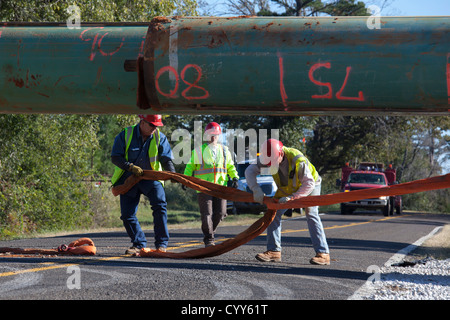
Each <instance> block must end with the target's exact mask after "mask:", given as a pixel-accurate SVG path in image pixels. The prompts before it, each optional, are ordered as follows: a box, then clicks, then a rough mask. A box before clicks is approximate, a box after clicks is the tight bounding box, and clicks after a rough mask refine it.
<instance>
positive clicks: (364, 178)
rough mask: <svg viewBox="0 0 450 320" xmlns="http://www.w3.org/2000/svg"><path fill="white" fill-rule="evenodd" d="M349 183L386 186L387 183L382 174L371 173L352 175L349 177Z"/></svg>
mask: <svg viewBox="0 0 450 320" xmlns="http://www.w3.org/2000/svg"><path fill="white" fill-rule="evenodd" d="M348 182H349V183H370V184H380V185H386V181H385V179H384V177H383V176H382V175H381V174H371V173H351V174H350V176H349V177H348Z"/></svg>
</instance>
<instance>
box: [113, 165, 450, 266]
mask: <svg viewBox="0 0 450 320" xmlns="http://www.w3.org/2000/svg"><path fill="white" fill-rule="evenodd" d="M143 179H145V180H169V179H171V180H176V181H178V182H180V183H182V184H184V185H185V186H187V187H189V188H192V189H194V190H197V191H200V192H203V193H206V194H208V195H211V196H214V197H217V198H222V199H226V200H231V201H239V202H254V200H253V195H252V194H251V193H249V192H245V191H242V190H238V189H234V188H229V187H225V186H221V185H218V184H214V183H211V182H208V181H205V180H202V179H198V178H195V177H190V176H186V175H183V174H181V173H176V172H167V171H153V170H144V175H143V176H140V177H136V176H134V175H132V176H130V177H128V178H127V179H126V180H125V183H124V184H122V185H119V186H115V187H113V188H112V193H113V195H114V196H117V195H119V194H125V193H126V192H128V190H130V189H131V188H132V187H133V186H134V185H135V184H136V183H138V182H139V181H141V180H143ZM449 187H450V174H447V175H443V176H436V177H432V178H428V179H423V180H417V181H412V182H407V183H401V184H397V185H392V186H388V187H384V188H378V189H363V190H356V191H351V192H340V193H334V194H326V195H320V196H308V197H303V198H300V199H297V200H293V201H289V202H287V203H284V204H280V203H278V201H277V200H276V199H273V198H268V197H265V198H264V203H265V204H266V205H267V208H268V209H269V210H267V212H266V213H265V215H264V216H263V217H262V218H260V219H259V220H257V221H256V222H254V223H253V224H252V225H251V226H250V227H249V228H248V229H247V230H245V231H243V232H241V233H240V234H238V235H237V236H236V237H234V238H232V239H228V240H226V241H224V242H222V243H220V244H217V245H215V246H211V247H206V248H200V249H193V250H189V251H186V252H180V253H175V252H161V251H156V250H151V249H146V248H144V249H141V252H140V256H142V257H153V258H174V259H186V258H207V257H214V256H218V255H221V254H224V253H226V252H228V251H231V250H233V249H235V248H237V247H239V246H241V245H243V244H245V243H247V242H249V241H250V240H252V239H254V238H256V237H257V236H259V235H260V234H261V233H262V232H263V231H264V230H265V229H266V228H267V227H268V226H269V225H270V223H271V222H272V220H273V219H274V217H275V214H276V210H278V209H287V208H306V207H314V206H326V205H331V204H336V203H342V202H349V201H355V200H362V199H370V198H377V197H381V196H395V195H403V194H409V193H417V192H422V191H429V190H437V189H446V188H449Z"/></svg>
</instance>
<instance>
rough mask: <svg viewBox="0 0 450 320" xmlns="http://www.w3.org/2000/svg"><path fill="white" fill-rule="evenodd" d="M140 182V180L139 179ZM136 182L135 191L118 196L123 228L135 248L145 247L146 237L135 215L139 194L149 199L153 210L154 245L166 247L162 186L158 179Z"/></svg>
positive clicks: (167, 234) (167, 238) (166, 232)
mask: <svg viewBox="0 0 450 320" xmlns="http://www.w3.org/2000/svg"><path fill="white" fill-rule="evenodd" d="M141 182H142V181H141ZM141 182H139V183H138V184H137V186H138V190H137V192H131V193H130V192H128V193H126V194H124V195H121V196H120V211H121V216H120V219H121V220H122V221H123V225H124V227H125V230H126V231H127V234H128V236H129V237H130V239H131V242H132V243H133V246H134V247H136V248H145V247H146V246H147V239H146V238H145V234H144V231H142V229H141V226H140V224H139V221H138V219H137V217H136V213H137V210H138V205H139V200H140V198H141V194H144V195H146V196H147V197H148V198H149V200H150V205H151V207H152V210H153V224H154V232H155V247H156V248H160V247H163V248H167V244H168V242H169V230H168V229H167V208H166V207H167V202H166V194H165V192H164V188H163V186H162V184H161V182H159V181H151V183H148V182H150V181H145V183H144V184H142V185H141Z"/></svg>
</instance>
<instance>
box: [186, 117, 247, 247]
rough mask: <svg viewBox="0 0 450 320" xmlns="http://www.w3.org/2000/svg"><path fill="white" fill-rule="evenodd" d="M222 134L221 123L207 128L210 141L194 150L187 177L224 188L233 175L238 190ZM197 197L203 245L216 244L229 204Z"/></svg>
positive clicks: (236, 174)
mask: <svg viewBox="0 0 450 320" xmlns="http://www.w3.org/2000/svg"><path fill="white" fill-rule="evenodd" d="M221 134H222V128H221V127H220V125H219V124H218V123H216V122H211V123H209V124H208V125H207V126H206V129H205V135H204V136H205V137H206V139H207V141H208V142H207V143H204V144H203V145H202V146H201V147H200V148H197V149H195V150H193V151H192V155H191V159H190V160H189V162H188V163H187V164H186V168H185V170H184V174H185V175H187V176H194V177H197V178H200V179H203V180H206V181H209V182H212V183H216V184H219V185H223V186H226V185H227V184H228V176H230V178H231V179H232V187H234V188H237V182H238V180H239V176H238V173H237V170H236V167H235V166H234V162H233V159H232V157H231V153H230V151H229V150H228V148H227V147H226V146H224V145H223V144H221V143H219V138H220V135H221ZM183 189H185V187H184V186H183ZM197 198H198V204H199V207H200V214H201V219H202V232H203V236H204V237H203V242H204V243H205V246H207V247H208V246H212V245H215V240H214V235H215V232H216V229H217V226H218V225H219V223H220V222H221V221H222V220H223V219H224V218H225V217H226V215H227V201H226V200H225V199H220V198H216V197H213V196H210V195H207V194H205V193H201V192H199V191H197Z"/></svg>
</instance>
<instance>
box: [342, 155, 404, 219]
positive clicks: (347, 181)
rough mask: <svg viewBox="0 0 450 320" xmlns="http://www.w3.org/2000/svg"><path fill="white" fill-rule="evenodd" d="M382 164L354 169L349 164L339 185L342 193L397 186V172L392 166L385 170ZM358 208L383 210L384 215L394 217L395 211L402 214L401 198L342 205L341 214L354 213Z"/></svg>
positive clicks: (372, 163)
mask: <svg viewBox="0 0 450 320" xmlns="http://www.w3.org/2000/svg"><path fill="white" fill-rule="evenodd" d="M383 167H384V165H383V164H382V163H375V162H362V163H360V164H359V166H358V167H357V168H356V169H354V168H352V167H350V166H349V165H348V163H347V164H346V165H345V166H344V167H343V168H342V175H341V179H340V180H338V182H337V184H338V186H339V187H340V189H341V191H342V192H348V191H352V190H360V189H368V188H382V187H386V186H388V185H392V184H396V183H397V181H396V170H395V169H393V168H392V165H389V167H388V168H387V169H386V170H384V168H383ZM357 208H361V209H369V210H371V209H381V212H383V215H385V216H388V215H393V214H394V209H395V212H396V213H397V214H401V213H402V198H401V196H393V197H379V198H374V199H364V200H357V201H351V202H344V203H341V214H349V213H353V211H355V210H356V209H357Z"/></svg>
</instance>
